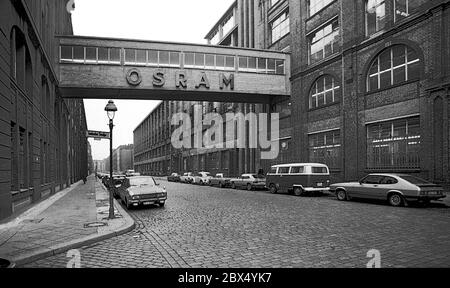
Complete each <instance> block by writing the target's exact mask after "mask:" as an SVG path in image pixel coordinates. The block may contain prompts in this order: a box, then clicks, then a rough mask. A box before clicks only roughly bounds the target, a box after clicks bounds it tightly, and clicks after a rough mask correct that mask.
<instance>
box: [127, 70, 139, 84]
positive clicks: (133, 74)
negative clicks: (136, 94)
mask: <svg viewBox="0 0 450 288" xmlns="http://www.w3.org/2000/svg"><path fill="white" fill-rule="evenodd" d="M127 82H128V84H130V85H133V86H138V85H139V84H141V82H142V76H141V73H140V72H139V70H138V69H130V70H128V72H127Z"/></svg>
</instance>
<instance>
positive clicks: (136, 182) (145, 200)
mask: <svg viewBox="0 0 450 288" xmlns="http://www.w3.org/2000/svg"><path fill="white" fill-rule="evenodd" d="M117 192H118V195H119V197H120V199H121V200H122V203H124V204H125V206H126V207H127V208H128V209H130V208H131V207H137V206H139V205H153V204H158V205H159V206H160V207H163V206H164V205H165V203H166V200H167V191H166V188H164V187H160V186H159V184H158V183H156V181H155V179H154V178H153V177H150V176H136V177H129V178H127V179H126V180H125V181H124V183H123V184H122V186H120V187H118V188H117Z"/></svg>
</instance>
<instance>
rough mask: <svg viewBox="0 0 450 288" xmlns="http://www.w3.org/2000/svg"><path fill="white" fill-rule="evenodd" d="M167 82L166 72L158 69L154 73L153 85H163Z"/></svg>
mask: <svg viewBox="0 0 450 288" xmlns="http://www.w3.org/2000/svg"><path fill="white" fill-rule="evenodd" d="M164 84H166V79H164V72H162V71H156V72H155V73H154V74H153V86H154V87H163V86H164Z"/></svg>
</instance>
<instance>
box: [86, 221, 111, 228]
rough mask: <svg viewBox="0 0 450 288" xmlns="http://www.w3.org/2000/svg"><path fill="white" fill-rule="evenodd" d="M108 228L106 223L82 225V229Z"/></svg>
mask: <svg viewBox="0 0 450 288" xmlns="http://www.w3.org/2000/svg"><path fill="white" fill-rule="evenodd" d="M104 226H108V223H105V222H92V223H87V224H84V228H96V227H104Z"/></svg>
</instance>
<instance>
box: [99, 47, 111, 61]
mask: <svg viewBox="0 0 450 288" xmlns="http://www.w3.org/2000/svg"><path fill="white" fill-rule="evenodd" d="M108 60H109V58H108V48H98V61H99V62H108Z"/></svg>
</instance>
